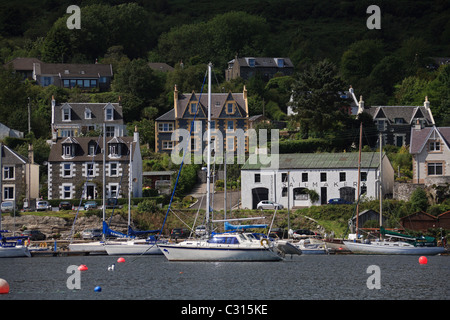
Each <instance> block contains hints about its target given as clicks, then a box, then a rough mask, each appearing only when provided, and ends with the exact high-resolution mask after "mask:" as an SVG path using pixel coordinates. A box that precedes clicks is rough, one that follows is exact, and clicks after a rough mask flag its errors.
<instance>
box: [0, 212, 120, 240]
mask: <svg viewBox="0 0 450 320" xmlns="http://www.w3.org/2000/svg"><path fill="white" fill-rule="evenodd" d="M107 222H109V220H108V221H107ZM72 225H73V220H72V219H70V220H66V219H63V218H59V217H51V216H44V217H41V216H34V215H21V216H18V217H15V218H14V217H11V216H9V215H4V216H3V220H2V229H4V230H5V229H6V230H9V231H11V232H13V231H15V233H16V235H20V232H21V230H22V229H25V228H26V229H28V230H39V231H41V232H42V233H43V234H45V235H46V236H47V238H51V236H52V235H56V234H60V235H61V239H64V240H66V239H69V238H70V236H71V233H72ZM111 226H112V227H111V229H113V230H115V231H119V232H122V233H125V234H126V232H127V228H128V227H127V221H126V220H125V219H124V218H122V217H121V216H119V215H114V216H113V218H112V221H111ZM85 229H102V219H101V218H99V217H97V216H94V215H92V216H90V217H78V218H77V221H76V223H75V227H74V234H77V233H80V232H81V231H83V230H85ZM6 235H7V236H9V234H6Z"/></svg>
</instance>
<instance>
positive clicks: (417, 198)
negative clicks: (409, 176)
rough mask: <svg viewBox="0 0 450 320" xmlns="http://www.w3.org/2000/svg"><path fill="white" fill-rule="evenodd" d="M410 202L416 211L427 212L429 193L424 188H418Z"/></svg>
mask: <svg viewBox="0 0 450 320" xmlns="http://www.w3.org/2000/svg"><path fill="white" fill-rule="evenodd" d="M410 202H411V206H412V209H413V210H414V211H426V210H427V208H428V198H427V193H426V192H425V191H424V190H423V189H422V188H417V189H416V190H414V191H413V193H412V194H411V199H410Z"/></svg>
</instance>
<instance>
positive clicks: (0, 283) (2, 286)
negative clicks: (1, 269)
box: [0, 279, 9, 294]
mask: <svg viewBox="0 0 450 320" xmlns="http://www.w3.org/2000/svg"><path fill="white" fill-rule="evenodd" d="M5 293H9V284H8V282H6V280H4V279H0V294H5Z"/></svg>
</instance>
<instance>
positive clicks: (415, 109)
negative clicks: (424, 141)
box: [364, 106, 432, 124]
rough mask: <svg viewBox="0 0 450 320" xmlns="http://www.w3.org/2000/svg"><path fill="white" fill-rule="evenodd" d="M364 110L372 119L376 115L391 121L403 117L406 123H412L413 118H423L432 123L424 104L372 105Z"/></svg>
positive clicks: (393, 121)
mask: <svg viewBox="0 0 450 320" xmlns="http://www.w3.org/2000/svg"><path fill="white" fill-rule="evenodd" d="M364 111H365V112H367V113H369V114H370V115H371V116H372V117H373V118H374V119H376V118H377V117H378V118H387V119H388V120H389V121H390V122H391V123H395V119H396V118H401V119H404V121H405V123H407V124H413V123H412V121H413V120H414V118H425V119H426V120H427V121H428V123H430V124H431V123H432V119H431V117H430V113H429V112H428V110H427V109H426V108H425V107H424V106H373V107H371V108H368V109H365V110H364ZM381 112H382V113H381ZM382 114H384V115H385V117H384V116H382ZM422 116H423V117H422Z"/></svg>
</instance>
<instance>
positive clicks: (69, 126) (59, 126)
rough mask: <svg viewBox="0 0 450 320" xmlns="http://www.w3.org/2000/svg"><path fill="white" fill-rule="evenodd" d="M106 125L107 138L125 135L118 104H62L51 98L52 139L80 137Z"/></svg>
mask: <svg viewBox="0 0 450 320" xmlns="http://www.w3.org/2000/svg"><path fill="white" fill-rule="evenodd" d="M103 124H105V125H106V129H105V130H106V136H107V137H121V136H125V135H126V125H125V124H124V121H123V112H122V105H121V104H120V103H110V102H108V103H85V102H82V103H79V102H64V103H62V104H59V105H57V104H56V101H55V99H54V98H52V123H51V126H52V138H53V139H54V140H55V139H57V138H61V137H80V136H83V135H86V134H87V133H88V132H89V131H95V130H101V128H102V126H103Z"/></svg>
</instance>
